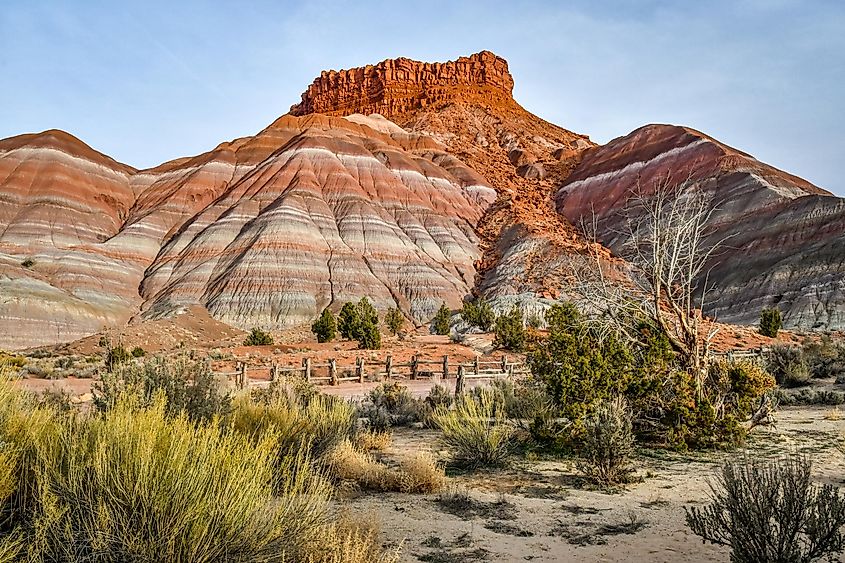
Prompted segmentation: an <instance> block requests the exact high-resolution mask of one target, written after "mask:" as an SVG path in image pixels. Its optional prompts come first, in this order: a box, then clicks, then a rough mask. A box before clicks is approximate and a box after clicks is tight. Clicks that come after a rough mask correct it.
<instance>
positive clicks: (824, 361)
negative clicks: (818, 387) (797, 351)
mask: <svg viewBox="0 0 845 563" xmlns="http://www.w3.org/2000/svg"><path fill="white" fill-rule="evenodd" d="M802 351H803V353H804V359H805V360H806V362H807V367H808V369H809V371H810V376H811V377H813V378H824V379H826V378H833V379H836V378H841V377H843V376H845V346H843V345H842V344H841V343H836V344H835V343H834V342H833V340H831V338H830V336H828V335H824V336H822V337H821V338H820V339H819V340H810V341H809V342H805V343H804V346H803V350H802Z"/></svg>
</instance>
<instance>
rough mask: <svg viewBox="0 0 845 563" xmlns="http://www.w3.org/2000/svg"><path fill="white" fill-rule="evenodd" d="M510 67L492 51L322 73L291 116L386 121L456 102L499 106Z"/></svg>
mask: <svg viewBox="0 0 845 563" xmlns="http://www.w3.org/2000/svg"><path fill="white" fill-rule="evenodd" d="M512 92H513V78H512V77H511V75H510V72H508V63H507V61H506V60H505V59H503V58H501V57H497V56H496V55H494V54H493V53H491V52H490V51H482V52H480V53H476V54H474V55H472V56H469V57H461V58H459V59H457V60H455V61H449V62H446V63H423V62H419V61H413V60H411V59H406V58H398V59H389V60H386V61H382V62H380V63H378V64H377V65H368V66H365V67H359V68H353V69H350V70H341V71H334V70H330V71H323V72H322V73H321V74H320V76H319V77H318V78H317V79H315V80H314V82H313V83H312V84H311V85H310V86H309V87H308V89H307V90H306V91H305V93H303V94H302V101H301V102H300V103H299V104H296V105H294V106H291V108H290V113H291V115H307V114H310V113H322V114H325V115H339V116H344V115H349V114H352V113H361V114H365V115H369V114H372V113H378V114H381V115H384V116H386V117H390V118H393V117H395V116H399V115H403V114H408V113H411V112H415V111H417V110H420V109H424V108H437V107H442V106H443V105H445V104H448V103H451V102H455V101H457V102H460V103H468V102H470V103H473V102H475V103H484V104H487V103H494V104H495V103H497V102H501V101H507V100H510V99H512Z"/></svg>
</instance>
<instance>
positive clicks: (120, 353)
mask: <svg viewBox="0 0 845 563" xmlns="http://www.w3.org/2000/svg"><path fill="white" fill-rule="evenodd" d="M131 358H132V355H131V354H130V353H129V352H127V351H126V348H124V347H123V346H122V345H120V344H118V345H117V346H109V348H108V350H107V351H106V362H105V363H106V370H108V371H109V372H112V371H114V370H115V368H117V367H118V366H120V365H121V364H125V363H126V362H128V361H129V360H130V359H131Z"/></svg>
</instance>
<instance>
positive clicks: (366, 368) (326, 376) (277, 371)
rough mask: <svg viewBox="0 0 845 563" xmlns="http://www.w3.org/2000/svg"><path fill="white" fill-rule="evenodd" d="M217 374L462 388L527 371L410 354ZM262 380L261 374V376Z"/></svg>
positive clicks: (500, 362) (238, 378)
mask: <svg viewBox="0 0 845 563" xmlns="http://www.w3.org/2000/svg"><path fill="white" fill-rule="evenodd" d="M215 373H216V375H219V376H225V377H228V378H229V379H234V382H235V386H236V387H238V388H239V389H244V388H246V387H247V386H249V385H250V381H251V380H252V379H256V378H258V375H259V374H262V375H264V374H266V375H267V376H269V380H270V381H271V382H272V381H276V380H278V379H280V378H282V377H302V378H304V379H305V380H306V381H311V382H314V383H326V384H329V385H337V384H339V383H344V382H349V381H354V382H357V383H364V381H366V380H369V381H385V380H386V381H390V380H392V379H408V380H411V381H414V380H418V379H441V380H445V379H450V378H453V377H454V378H455V379H456V382H455V385H456V388H457V389H458V390H460V389H462V388H463V384H464V381H466V380H468V379H497V378H501V377H514V376H516V375H521V374H524V373H526V366H525V363H524V362H515V361H511V360H510V359H509V358H508V357H507V356H506V355H502V357H501V358H500V359H496V360H492V359H491V360H482V359H481V357H480V356H476V357H475V359H474V360H473V361H471V362H464V363H452V362H450V358H449V356H442V357H441V358H440V359H425V358H422V357H419V356H411V359H410V361H408V362H394V361H393V356H387V358H385V359H384V360H383V361H378V362H374V361H368V360H366V359H365V358H361V357H358V358H356V359H355V365H349V366H342V365H339V364H338V362H337V360H335V359H333V358H331V359H329V360H328V361H325V362H315V361H313V360H312V359H311V358H303V359H302V365H301V366H280V365H278V364H276V363H273V364H256V365H247V364H246V363H244V362H238V363H237V365H236V367H235V371H231V372H215ZM261 379H262V380H264V379H265V378H264V377H261Z"/></svg>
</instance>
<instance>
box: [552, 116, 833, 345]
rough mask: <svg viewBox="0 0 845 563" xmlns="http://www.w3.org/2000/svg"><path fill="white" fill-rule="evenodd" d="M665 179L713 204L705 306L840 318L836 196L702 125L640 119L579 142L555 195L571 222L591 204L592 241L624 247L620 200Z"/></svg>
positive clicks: (730, 317) (741, 319) (816, 321)
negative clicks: (594, 143) (713, 249)
mask: <svg viewBox="0 0 845 563" xmlns="http://www.w3.org/2000/svg"><path fill="white" fill-rule="evenodd" d="M666 178H669V182H668V184H669V188H670V189H675V188H677V187H678V186H680V187H681V188H680V191H681V193H683V192H684V191H685V190H687V189H691V190H703V191H704V192H706V193H707V194H708V195H709V199H710V201H711V202H712V205H713V206H714V207H715V212H714V213H713V215H712V217H711V224H710V226H709V227H710V238H709V240H710V242H712V243H715V242H717V241H724V243H723V244H722V246H721V249H722V250H721V251H720V252H719V253H718V254H717V256H716V257H715V258H714V260H713V263H712V265H711V268H709V269H708V272H709V282H710V285H712V286H713V288H714V289H713V291H712V293H711V294H710V295H709V296H708V299H709V304H707V305H706V308H705V312H706V313H708V314H711V315H715V316H717V317H718V318H719V320H721V321H725V322H733V323H743V324H751V323H755V322H756V321H757V319H758V318H759V314H760V310H761V309H762V308H763V307H766V306H777V307H778V308H779V309H780V310H781V311H782V312H783V313H784V317H785V324H786V326H788V327H793V328H829V329H838V328H841V327H842V326H843V325H845V261H843V260H844V259H845V200H843V199H842V198H838V197H835V196H833V195H832V194H830V193H829V192H827V191H825V190H823V189H821V188H818V187H816V186H814V185H813V184H811V183H809V182H807V181H806V180H803V179H801V178H798V177H796V176H793V175H791V174H788V173H786V172H783V171H781V170H778V169H776V168H773V167H772V166H769V165H767V164H764V163H762V162H760V161H758V160H756V159H755V158H753V157H751V156H750V155H747V154H745V153H743V152H740V151H738V150H736V149H733V148H731V147H728V146H726V145H724V144H722V143H720V142H718V141H716V140H715V139H712V138H711V137H708V136H707V135H704V134H703V133H700V132H698V131H695V130H693V129H689V128H686V127H677V126H670V125H649V126H645V127H642V128H640V129H637V130H636V131H634V132H632V133H631V134H629V135H627V136H625V137H621V138H619V139H615V140H613V141H611V142H610V143H608V144H607V145H604V146H602V147H597V148H592V149H589V150H587V151H585V152H584V154H583V156H582V158H581V161H580V163H579V164H578V165H577V166H576V167H575V168H574V170H573V171H572V173H571V174H570V175H569V176H568V177H567V178H566V180H565V181H564V182H562V185H561V186H560V188H559V190H558V192H557V195H556V201H557V205H558V209H559V210H560V212H561V213H562V214H563V215H565V216H566V217H567V218H568V219H570V220H571V221H578V220H579V219H580V218H581V217H583V216H590V217H591V216H592V214H593V213H595V216H596V218H597V225H598V235H599V238H600V240H601V242H603V243H604V244H606V245H608V246H609V247H610V248H611V249H613V250H614V251H616V252H617V253H620V254H623V255H624V252H625V249H624V245H625V242H626V237H625V233H626V221H627V217H628V216H629V214H630V213H635V211H632V210H631V209H630V208H629V206H628V205H627V202H628V199H629V198H630V197H631V195H632V193H634V192H640V193H642V194H644V195H646V196H647V195H649V194H650V193H653V191H654V189H655V188H656V186H658V185H660V184H661V183H665V179H666ZM703 282H704V280H701V283H703Z"/></svg>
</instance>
